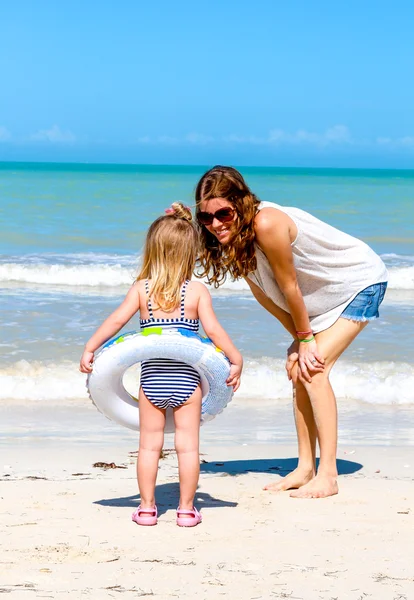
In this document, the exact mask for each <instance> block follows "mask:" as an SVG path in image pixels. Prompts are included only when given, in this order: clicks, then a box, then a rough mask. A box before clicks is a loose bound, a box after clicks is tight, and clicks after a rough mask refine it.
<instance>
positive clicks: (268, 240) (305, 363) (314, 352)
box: [255, 208, 324, 381]
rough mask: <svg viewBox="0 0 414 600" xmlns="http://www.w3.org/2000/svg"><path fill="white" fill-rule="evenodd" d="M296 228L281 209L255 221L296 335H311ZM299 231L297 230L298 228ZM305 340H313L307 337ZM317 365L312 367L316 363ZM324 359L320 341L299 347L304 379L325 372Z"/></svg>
mask: <svg viewBox="0 0 414 600" xmlns="http://www.w3.org/2000/svg"><path fill="white" fill-rule="evenodd" d="M293 227H295V226H294V224H293V222H292V220H291V219H290V217H288V215H286V214H285V213H283V212H282V211H279V210H277V209H270V208H269V209H263V210H261V211H260V212H259V214H258V215H257V217H256V221H255V231H256V239H257V243H258V244H259V246H260V248H261V249H262V250H263V252H264V253H265V255H266V258H267V260H268V261H269V264H270V266H271V268H272V271H273V274H274V276H275V279H276V282H277V284H278V286H279V288H280V290H281V292H282V294H283V295H284V297H285V300H286V303H287V305H288V307H289V312H290V315H291V317H292V320H293V323H294V326H295V334H294V335H295V337H296V338H297V337H298V336H297V334H296V332H298V331H301V332H307V331H311V326H310V321H309V316H308V312H307V310H306V306H305V302H304V300H303V296H302V293H301V291H300V288H299V285H298V282H297V279H296V271H295V266H294V263H293V253H292V246H291V243H292V239H294V238H295V237H296V231H295V232H293V231H292V228H293ZM295 230H296V227H295ZM303 337H304V338H310V337H311V334H310V335H308V336H303ZM313 360H314V361H316V362H315V363H312V361H313ZM323 363H324V360H323V358H322V357H321V356H320V355H319V352H318V348H317V345H316V341H311V342H302V343H300V344H299V367H300V370H301V373H302V375H303V377H304V378H305V379H306V380H307V381H311V377H310V375H309V371H313V372H318V371H322V370H323V368H324V367H323Z"/></svg>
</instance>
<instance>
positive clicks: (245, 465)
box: [200, 458, 363, 477]
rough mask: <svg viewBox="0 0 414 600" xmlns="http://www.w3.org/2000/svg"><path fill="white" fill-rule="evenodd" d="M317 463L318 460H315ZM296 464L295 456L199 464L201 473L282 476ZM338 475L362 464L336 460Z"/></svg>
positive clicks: (353, 469)
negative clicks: (270, 474) (273, 474)
mask: <svg viewBox="0 0 414 600" xmlns="http://www.w3.org/2000/svg"><path fill="white" fill-rule="evenodd" d="M316 463H317V465H318V464H319V460H317V461H316ZM297 464H298V459H297V458H255V459H250V460H249V459H247V460H227V461H223V462H219V461H212V462H207V463H202V464H201V465H200V471H201V473H227V474H228V475H241V474H242V473H275V474H276V475H281V476H282V477H284V476H285V475H287V474H288V473H290V472H291V471H293V470H294V469H296V467H297ZM336 464H337V467H338V473H339V475H350V474H351V473H356V472H357V471H359V470H360V469H362V467H363V465H361V464H360V463H357V462H353V461H351V460H342V459H340V458H338V459H337V461H336Z"/></svg>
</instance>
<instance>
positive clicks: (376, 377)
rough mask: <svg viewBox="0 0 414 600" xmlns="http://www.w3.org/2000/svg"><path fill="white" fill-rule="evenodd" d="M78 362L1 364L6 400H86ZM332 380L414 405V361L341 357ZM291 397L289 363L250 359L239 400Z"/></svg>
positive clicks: (345, 394) (344, 388) (340, 393)
mask: <svg viewBox="0 0 414 600" xmlns="http://www.w3.org/2000/svg"><path fill="white" fill-rule="evenodd" d="M78 367H79V365H78V363H74V362H70V361H64V362H61V363H53V362H40V361H32V362H28V361H25V360H20V361H18V362H16V363H14V364H11V365H9V366H2V367H0V400H15V401H34V402H36V401H59V400H66V401H70V400H85V401H88V395H87V393H86V388H85V382H86V378H85V375H83V374H82V373H80V372H79V370H78ZM331 381H332V385H333V388H334V390H335V393H336V395H337V397H338V398H350V399H353V400H358V401H362V402H367V403H369V404H373V405H413V406H414V365H409V364H407V363H394V362H372V363H369V362H352V363H351V362H346V361H340V362H339V363H337V365H336V366H335V368H334V370H333V371H332V375H331ZM137 386H138V376H137V372H136V370H135V372H132V373H130V374H129V381H127V382H126V387H127V389H129V390H131V392H132V393H134V391H135V392H136V388H137ZM290 397H291V384H290V382H289V381H288V380H287V377H286V372H285V369H284V361H283V360H280V359H271V358H269V357H263V358H262V359H260V360H251V359H248V358H247V359H246V360H245V369H244V371H243V377H242V385H241V387H240V390H239V391H238V392H236V399H237V398H238V399H240V400H243V399H247V398H250V399H255V400H257V402H258V403H260V400H266V401H268V400H274V401H278V400H279V401H281V400H286V399H289V398H290Z"/></svg>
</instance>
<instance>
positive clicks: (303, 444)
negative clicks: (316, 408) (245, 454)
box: [264, 363, 317, 492]
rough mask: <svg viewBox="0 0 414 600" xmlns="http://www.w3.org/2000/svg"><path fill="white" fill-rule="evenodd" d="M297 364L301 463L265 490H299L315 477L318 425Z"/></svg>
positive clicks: (295, 395) (296, 403) (295, 389)
mask: <svg viewBox="0 0 414 600" xmlns="http://www.w3.org/2000/svg"><path fill="white" fill-rule="evenodd" d="M297 367H298V365H297V363H296V365H295V366H294V367H293V369H292V381H293V412H294V416H295V425H296V434H297V437H298V455H299V461H298V466H297V468H296V469H295V470H294V471H292V472H291V473H289V475H286V477H283V479H282V480H281V481H278V482H275V483H269V484H267V485H266V486H265V487H264V489H265V490H270V491H272V492H283V491H285V490H291V489H294V488H299V487H301V486H302V485H304V484H305V483H308V481H310V480H311V479H313V477H314V476H315V473H316V470H315V452H316V435H317V433H316V424H315V419H314V416H313V410H312V405H311V402H310V400H309V395H308V392H307V391H306V389H305V388H304V386H303V384H302V382H301V381H299V380H298V379H297Z"/></svg>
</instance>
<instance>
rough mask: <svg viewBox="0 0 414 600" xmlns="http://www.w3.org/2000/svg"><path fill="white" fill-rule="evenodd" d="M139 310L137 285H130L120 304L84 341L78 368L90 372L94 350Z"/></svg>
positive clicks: (83, 371)
mask: <svg viewBox="0 0 414 600" xmlns="http://www.w3.org/2000/svg"><path fill="white" fill-rule="evenodd" d="M138 310H139V293H138V286H137V285H136V284H135V285H133V286H132V287H131V289H130V290H129V292H128V294H127V295H126V296H125V299H124V301H123V302H122V304H120V305H119V306H118V308H117V309H116V310H114V312H113V313H112V314H111V315H109V317H108V318H107V319H105V321H104V322H103V323H102V325H101V326H100V327H98V329H97V330H96V331H95V333H94V334H93V336H92V337H91V338H90V339H89V340H88V341H87V342H86V345H85V349H84V351H83V354H82V357H81V360H80V367H79V370H80V371H81V372H82V373H91V372H92V362H93V356H94V353H95V352H96V350H97V349H98V348H99V347H100V346H102V344H104V343H105V342H106V341H107V340H109V339H110V338H111V337H113V336H114V335H115V334H116V333H118V331H119V330H120V329H122V327H123V326H124V325H125V324H126V323H128V321H129V320H130V319H131V317H133V316H134V315H135V313H136V312H138Z"/></svg>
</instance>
